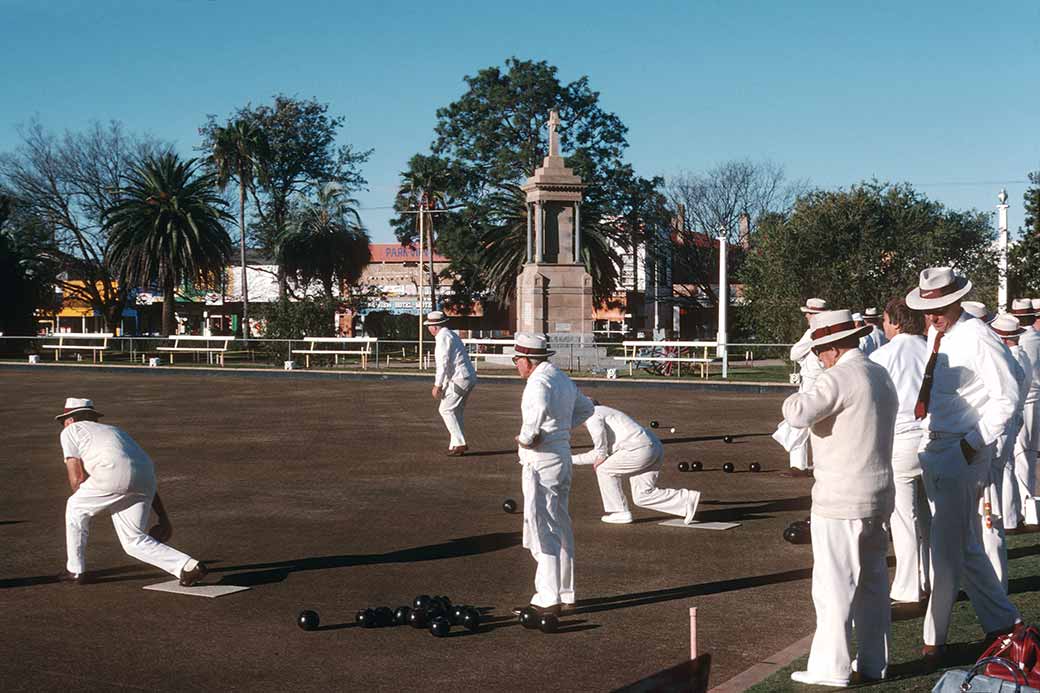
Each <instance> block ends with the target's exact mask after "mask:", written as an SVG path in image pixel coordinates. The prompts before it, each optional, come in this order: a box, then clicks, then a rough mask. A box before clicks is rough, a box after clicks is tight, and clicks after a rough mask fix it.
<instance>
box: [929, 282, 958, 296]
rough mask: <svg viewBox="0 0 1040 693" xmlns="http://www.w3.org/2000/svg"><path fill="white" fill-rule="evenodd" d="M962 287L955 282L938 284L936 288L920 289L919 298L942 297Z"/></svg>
mask: <svg viewBox="0 0 1040 693" xmlns="http://www.w3.org/2000/svg"><path fill="white" fill-rule="evenodd" d="M961 288H962V287H960V286H957V282H956V281H955V282H953V283H952V284H947V285H946V286H940V287H939V288H938V289H921V298H942V297H943V296H949V295H950V294H952V293H956V292H957V291H960V290H961Z"/></svg>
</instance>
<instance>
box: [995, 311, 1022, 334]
mask: <svg viewBox="0 0 1040 693" xmlns="http://www.w3.org/2000/svg"><path fill="white" fill-rule="evenodd" d="M989 328H990V329H991V330H993V331H994V332H996V333H997V334H998V335H999V336H1000V337H1001V338H1003V339H1012V338H1015V337H1018V336H1019V335H1020V334H1022V333H1023V332H1025V331H1026V330H1025V328H1024V327H1022V325H1021V323H1019V322H1018V318H1016V317H1015V316H1014V315H1010V314H1007V313H1005V314H1004V315H998V316H997V317H995V318H993V320H992V322H990V324H989Z"/></svg>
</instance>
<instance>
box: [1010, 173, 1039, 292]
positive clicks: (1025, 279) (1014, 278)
mask: <svg viewBox="0 0 1040 693" xmlns="http://www.w3.org/2000/svg"><path fill="white" fill-rule="evenodd" d="M1029 184H1030V185H1029V188H1028V189H1026V192H1025V194H1024V195H1022V202H1023V211H1024V212H1025V219H1024V220H1023V225H1022V228H1021V229H1020V232H1021V234H1022V238H1021V240H1019V241H1018V242H1017V243H1015V244H1013V245H1012V246H1011V249H1010V251H1009V252H1008V289H1009V290H1010V292H1011V294H1012V296H1021V295H1027V296H1038V295H1040V171H1034V172H1032V173H1030V174H1029Z"/></svg>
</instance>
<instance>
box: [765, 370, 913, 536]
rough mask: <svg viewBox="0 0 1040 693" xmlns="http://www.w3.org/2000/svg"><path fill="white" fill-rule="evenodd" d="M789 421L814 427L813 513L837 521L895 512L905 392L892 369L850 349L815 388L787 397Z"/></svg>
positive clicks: (811, 430)
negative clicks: (896, 445) (895, 459)
mask: <svg viewBox="0 0 1040 693" xmlns="http://www.w3.org/2000/svg"><path fill="white" fill-rule="evenodd" d="M783 411H784V419H785V420H786V421H787V422H788V423H789V424H790V425H791V426H793V427H795V428H809V429H810V434H811V441H812V451H813V465H814V468H813V476H814V478H815V479H816V483H815V484H814V485H813V490H812V501H813V504H812V512H813V514H815V515H820V516H822V517H827V518H832V519H836V520H861V519H866V518H872V517H875V518H876V517H883V518H887V517H888V516H889V515H890V514H891V513H892V508H893V503H894V500H895V495H894V494H895V491H894V487H893V486H892V440H893V437H894V433H895V423H896V413H897V412H898V411H899V396H898V395H897V394H896V388H895V385H893V384H892V379H891V378H890V377H889V376H888V372H887V371H886V370H885V369H884V368H883V367H881V366H879V365H878V364H876V363H873V362H871V361H869V360H868V359H867V357H866V356H864V355H863V352H861V351H860V350H859V349H851V350H849V351H846V352H845V353H844V354H843V355H842V356H841V358H839V359H838V362H837V363H836V364H835V365H834V366H833V367H831V368H828V369H827V370H826V371H824V372H823V374H822V375H820V377H819V378H817V379H816V386H815V388H813V390H812V391H811V392H798V393H795V394H793V395H791V396H790V397H788V398H787V400H785V401H784V408H783Z"/></svg>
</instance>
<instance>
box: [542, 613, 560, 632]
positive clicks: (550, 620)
mask: <svg viewBox="0 0 1040 693" xmlns="http://www.w3.org/2000/svg"><path fill="white" fill-rule="evenodd" d="M559 627H560V619H558V618H556V617H555V616H553V615H552V614H544V615H543V616H542V617H541V618H540V619H539V620H538V629H539V630H541V631H542V632H543V633H555V632H556V630H557V629H558V628H559Z"/></svg>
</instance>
